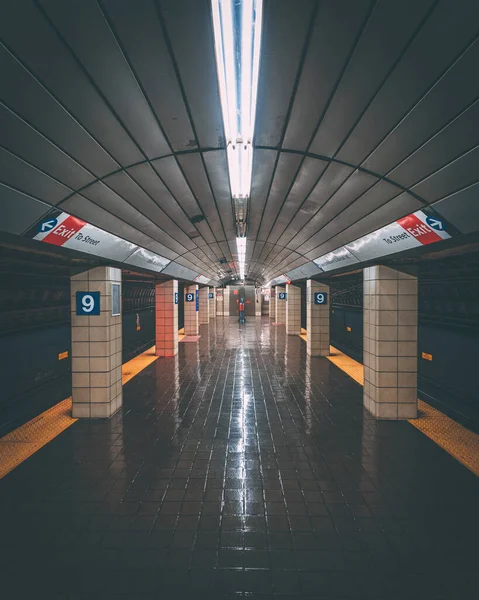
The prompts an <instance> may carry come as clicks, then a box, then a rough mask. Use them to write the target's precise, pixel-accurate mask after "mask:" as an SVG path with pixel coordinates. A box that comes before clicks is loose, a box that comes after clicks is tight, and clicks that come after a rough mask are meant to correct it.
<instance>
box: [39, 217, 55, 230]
mask: <svg viewBox="0 0 479 600" xmlns="http://www.w3.org/2000/svg"><path fill="white" fill-rule="evenodd" d="M56 224H57V220H56V219H50V220H49V221H44V222H43V223H42V226H41V228H40V231H49V230H50V229H53V228H54V227H55V225H56Z"/></svg>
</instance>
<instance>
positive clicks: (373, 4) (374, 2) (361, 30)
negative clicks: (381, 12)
mask: <svg viewBox="0 0 479 600" xmlns="http://www.w3.org/2000/svg"><path fill="white" fill-rule="evenodd" d="M377 2H378V0H371V2H370V6H369V11H368V13H367V14H366V16H365V17H364V19H363V22H362V24H361V27H360V28H359V31H358V33H357V34H356V37H355V39H354V42H353V44H352V47H351V50H350V52H349V54H348V56H347V58H346V60H345V62H344V65H343V68H342V69H341V71H340V73H339V75H338V77H337V79H336V83H335V85H334V86H333V89H332V90H331V93H330V95H329V99H328V101H327V102H326V104H325V106H324V109H323V111H322V113H321V115H320V117H319V120H318V122H317V125H316V127H315V128H314V129H313V133H312V136H311V138H310V140H309V142H308V144H307V145H306V150H305V151H298V152H302V153H303V154H304V156H307V152H308V150H309V148H310V147H311V144H312V143H313V140H314V138H315V137H316V134H317V132H318V130H319V127H320V126H321V123H322V122H323V119H324V117H325V115H326V113H327V111H328V109H329V106H330V105H331V102H332V100H333V98H334V95H335V94H336V91H337V89H338V87H339V84H340V83H341V80H342V78H343V75H344V73H345V71H346V69H347V67H348V66H349V63H350V62H351V59H352V57H353V55H354V52H355V51H356V48H357V45H358V43H359V40H360V39H361V37H362V35H363V33H364V30H365V29H366V26H367V24H368V22H369V19H370V18H371V15H372V13H373V11H374V8H375V7H376V5H377ZM279 151H283V149H280V150H279ZM327 160H328V162H329V161H330V159H329V158H328V159H327ZM323 173H324V172H323ZM322 175H323V174H321V175H320V177H319V178H318V181H317V182H316V184H315V186H314V187H316V185H318V183H319V180H320V179H321V177H322ZM314 187H313V188H312V190H311V191H310V193H309V194H308V195H307V196H306V197H305V199H304V200H303V202H302V203H301V205H300V206H299V207H298V210H297V212H296V214H297V213H298V212H299V211H300V210H301V208H302V207H303V205H304V203H305V202H306V201H307V200H308V198H309V196H310V194H311V193H312V191H313V189H314ZM295 216H296V215H295ZM295 216H293V217H292V218H291V219H290V220H289V222H288V224H287V225H286V226H285V227H284V229H283V232H282V233H281V235H284V232H285V231H286V230H287V229H288V227H290V226H291V223H292V222H293V219H294V218H295ZM293 237H294V236H293Z"/></svg>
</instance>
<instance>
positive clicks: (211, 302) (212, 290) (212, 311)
mask: <svg viewBox="0 0 479 600" xmlns="http://www.w3.org/2000/svg"><path fill="white" fill-rule="evenodd" d="M208 291H209V293H210V294H213V298H209V299H208V304H209V311H210V319H214V318H215V317H216V288H214V287H210V288H208Z"/></svg>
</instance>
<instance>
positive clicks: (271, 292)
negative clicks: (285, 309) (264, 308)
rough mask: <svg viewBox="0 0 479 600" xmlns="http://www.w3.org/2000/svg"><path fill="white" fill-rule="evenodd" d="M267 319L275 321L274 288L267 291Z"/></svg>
mask: <svg viewBox="0 0 479 600" xmlns="http://www.w3.org/2000/svg"><path fill="white" fill-rule="evenodd" d="M269 318H270V319H276V288H274V287H272V288H270V290H269Z"/></svg>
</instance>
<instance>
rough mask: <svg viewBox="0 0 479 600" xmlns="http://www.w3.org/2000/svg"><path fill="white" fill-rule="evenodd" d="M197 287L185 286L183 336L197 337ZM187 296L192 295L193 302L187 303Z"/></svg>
mask: <svg viewBox="0 0 479 600" xmlns="http://www.w3.org/2000/svg"><path fill="white" fill-rule="evenodd" d="M197 293H198V286H197V285H188V286H186V285H185V319H184V323H185V335H198V311H197V310H196V294H197ZM187 294H193V296H194V300H193V302H187V301H186V296H187Z"/></svg>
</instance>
